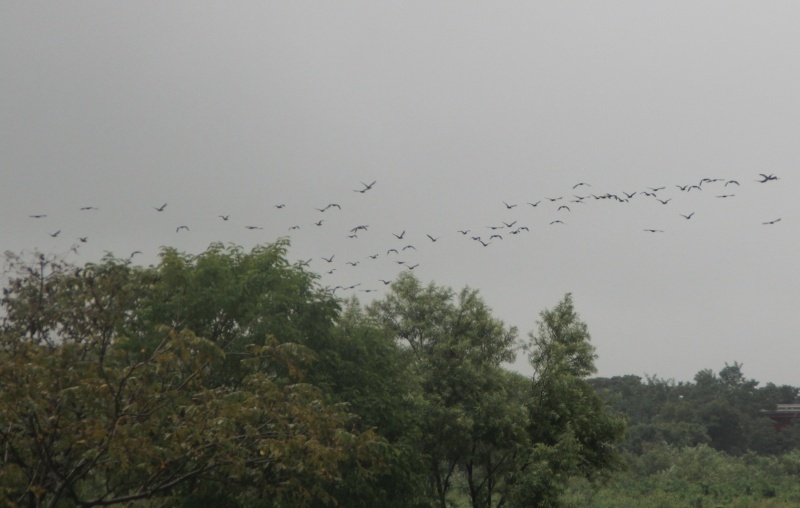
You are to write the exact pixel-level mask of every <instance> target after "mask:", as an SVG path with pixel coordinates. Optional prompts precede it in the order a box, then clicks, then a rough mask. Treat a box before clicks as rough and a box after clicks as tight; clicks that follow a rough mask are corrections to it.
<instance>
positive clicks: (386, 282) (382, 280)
mask: <svg viewBox="0 0 800 508" xmlns="http://www.w3.org/2000/svg"><path fill="white" fill-rule="evenodd" d="M378 280H379V281H381V282H383V285H384V286H388V285H389V284H391V283H392V281H390V280H384V279H378Z"/></svg>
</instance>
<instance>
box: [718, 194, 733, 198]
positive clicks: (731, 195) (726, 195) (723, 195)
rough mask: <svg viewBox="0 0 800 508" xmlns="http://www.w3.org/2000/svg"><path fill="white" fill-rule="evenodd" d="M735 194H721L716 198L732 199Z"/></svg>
mask: <svg viewBox="0 0 800 508" xmlns="http://www.w3.org/2000/svg"><path fill="white" fill-rule="evenodd" d="M733 196H735V194H721V195H719V196H717V197H718V198H732V197H733Z"/></svg>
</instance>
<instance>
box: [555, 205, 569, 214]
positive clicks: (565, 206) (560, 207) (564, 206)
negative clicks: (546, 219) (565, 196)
mask: <svg viewBox="0 0 800 508" xmlns="http://www.w3.org/2000/svg"><path fill="white" fill-rule="evenodd" d="M562 208H566V209H567V211H568V212H571V211H572V210H570V209H569V207H568V206H567V205H561V206H559V207H558V210H561V209H562ZM558 210H556V211H558Z"/></svg>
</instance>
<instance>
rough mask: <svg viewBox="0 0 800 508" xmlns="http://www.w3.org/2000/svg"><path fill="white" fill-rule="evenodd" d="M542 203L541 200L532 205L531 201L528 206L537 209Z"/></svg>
mask: <svg viewBox="0 0 800 508" xmlns="http://www.w3.org/2000/svg"><path fill="white" fill-rule="evenodd" d="M541 202H542V200H541V199H540V200H539V201H537V202H536V203H531V202H530V201H528V204H529V205H531V206H532V207H534V208H536V207H537V206H539V203H541Z"/></svg>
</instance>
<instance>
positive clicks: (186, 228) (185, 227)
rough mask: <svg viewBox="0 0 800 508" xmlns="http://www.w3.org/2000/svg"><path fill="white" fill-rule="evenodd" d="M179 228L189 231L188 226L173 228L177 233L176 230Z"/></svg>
mask: <svg viewBox="0 0 800 508" xmlns="http://www.w3.org/2000/svg"><path fill="white" fill-rule="evenodd" d="M181 229H185V230H186V231H189V227H188V226H178V228H177V229H175V232H176V233H177V232H178V231H180V230H181Z"/></svg>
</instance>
